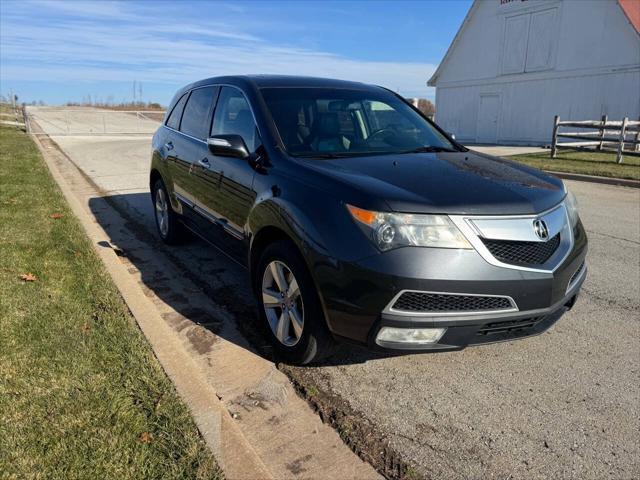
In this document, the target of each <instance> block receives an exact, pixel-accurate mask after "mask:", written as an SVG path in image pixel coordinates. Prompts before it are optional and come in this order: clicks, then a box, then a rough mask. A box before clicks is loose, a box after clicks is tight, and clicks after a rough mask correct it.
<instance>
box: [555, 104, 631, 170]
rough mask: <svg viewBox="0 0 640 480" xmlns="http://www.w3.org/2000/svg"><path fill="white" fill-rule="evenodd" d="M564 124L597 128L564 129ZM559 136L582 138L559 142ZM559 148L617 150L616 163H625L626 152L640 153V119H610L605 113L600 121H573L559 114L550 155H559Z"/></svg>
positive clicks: (629, 153) (574, 126)
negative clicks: (563, 119) (569, 130)
mask: <svg viewBox="0 0 640 480" xmlns="http://www.w3.org/2000/svg"><path fill="white" fill-rule="evenodd" d="M561 127H573V128H574V129H576V128H578V129H582V130H589V129H590V130H596V131H593V132H585V131H577V132H575V131H571V132H567V131H562V132H561V131H560V128H561ZM558 138H570V139H572V140H580V141H579V142H561V143H559V142H558ZM559 148H570V149H573V150H587V151H613V152H616V162H617V163H622V157H623V155H634V156H640V120H639V121H633V120H629V119H628V118H627V117H625V118H624V119H623V120H621V121H620V120H616V121H611V120H609V119H608V118H607V116H606V115H603V116H602V119H601V120H600V121H597V120H583V121H573V120H572V121H566V122H561V121H560V116H559V115H556V116H555V117H554V119H553V137H552V140H551V158H556V153H557V152H558V149H559Z"/></svg>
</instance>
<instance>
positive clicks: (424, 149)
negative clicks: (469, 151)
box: [398, 145, 457, 154]
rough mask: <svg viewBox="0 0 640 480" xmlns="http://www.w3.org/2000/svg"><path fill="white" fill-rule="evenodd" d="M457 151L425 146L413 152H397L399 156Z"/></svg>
mask: <svg viewBox="0 0 640 480" xmlns="http://www.w3.org/2000/svg"><path fill="white" fill-rule="evenodd" d="M456 151H457V150H454V149H452V148H446V147H436V146H433V145H425V146H423V147H418V148H414V149H413V150H405V151H404V152H398V153H399V154H402V153H432V152H456Z"/></svg>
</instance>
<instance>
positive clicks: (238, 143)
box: [207, 135, 249, 159]
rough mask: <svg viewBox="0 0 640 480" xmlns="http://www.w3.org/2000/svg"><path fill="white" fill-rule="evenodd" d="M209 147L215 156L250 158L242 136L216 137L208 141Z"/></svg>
mask: <svg viewBox="0 0 640 480" xmlns="http://www.w3.org/2000/svg"><path fill="white" fill-rule="evenodd" d="M207 145H208V146H209V151H210V152H211V153H212V154H214V155H219V156H221V157H234V158H240V159H245V158H248V157H249V151H248V150H247V145H246V144H245V143H244V140H243V139H242V137H241V136H240V135H214V136H213V137H210V138H208V139H207Z"/></svg>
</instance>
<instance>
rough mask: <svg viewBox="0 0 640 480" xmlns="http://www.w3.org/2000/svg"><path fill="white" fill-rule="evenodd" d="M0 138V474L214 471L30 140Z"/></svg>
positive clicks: (0, 133)
mask: <svg viewBox="0 0 640 480" xmlns="http://www.w3.org/2000/svg"><path fill="white" fill-rule="evenodd" d="M0 145H2V148H1V149H0V252H1V253H0V478H118V479H122V478H153V479H155V478H203V479H204V478H207V479H211V478H213V479H219V478H222V474H221V472H220V470H219V468H218V466H217V464H216V462H215V459H214V458H213V457H212V455H211V453H210V452H209V451H208V449H207V448H206V445H205V444H204V441H203V440H202V437H201V436H200V435H199V433H198V431H197V429H196V426H195V424H194V422H193V419H192V418H191V416H190V414H189V412H188V410H187V408H186V406H185V405H184V404H183V403H181V401H180V399H179V398H178V396H177V393H176V392H175V390H174V388H173V385H172V384H171V382H170V381H169V379H168V378H167V377H166V375H165V374H164V372H163V370H162V368H161V367H160V365H159V363H158V361H157V360H156V358H155V357H154V355H153V352H152V350H151V348H150V346H149V344H148V343H147V341H146V340H145V338H144V336H143V335H142V333H141V331H140V330H139V329H138V327H137V325H136V323H135V320H134V319H133V318H132V316H131V314H130V313H129V311H128V309H127V307H126V305H125V304H124V302H123V300H122V298H121V297H120V295H119V293H118V291H117V290H116V288H115V286H114V285H113V283H112V281H111V279H110V278H109V276H108V274H107V273H106V272H105V270H104V268H103V265H102V263H101V262H100V260H99V258H98V257H97V256H96V255H95V253H94V251H93V249H92V247H91V245H90V243H89V240H88V239H87V237H86V236H85V234H84V231H83V230H82V228H81V226H80V225H79V223H78V221H77V219H76V218H75V217H74V216H73V214H72V213H71V211H70V210H69V208H68V206H67V204H66V202H65V200H64V197H63V196H62V194H61V192H60V191H59V189H58V187H57V185H56V184H55V182H54V181H53V179H52V178H51V176H50V175H49V172H48V170H47V168H46V166H45V164H44V163H43V161H42V158H41V156H40V154H39V152H38V150H37V148H36V146H35V145H34V144H33V142H32V141H31V139H30V138H29V137H28V136H27V135H26V134H25V133H23V132H21V131H20V130H17V129H16V128H14V127H6V126H0ZM52 215H53V216H54V218H52ZM56 217H57V218H56ZM24 274H31V275H32V276H33V277H35V281H25V280H23V279H21V278H20V277H21V275H24Z"/></svg>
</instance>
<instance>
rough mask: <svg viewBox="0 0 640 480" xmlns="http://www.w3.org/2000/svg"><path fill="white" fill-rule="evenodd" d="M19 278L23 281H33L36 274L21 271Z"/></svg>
mask: <svg viewBox="0 0 640 480" xmlns="http://www.w3.org/2000/svg"><path fill="white" fill-rule="evenodd" d="M20 279H21V280H23V281H25V282H35V281H36V276H35V275H34V274H33V273H23V274H22V275H20Z"/></svg>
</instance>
